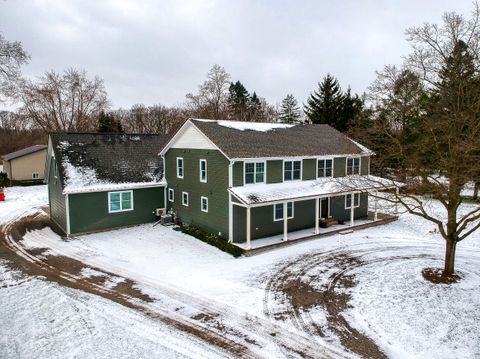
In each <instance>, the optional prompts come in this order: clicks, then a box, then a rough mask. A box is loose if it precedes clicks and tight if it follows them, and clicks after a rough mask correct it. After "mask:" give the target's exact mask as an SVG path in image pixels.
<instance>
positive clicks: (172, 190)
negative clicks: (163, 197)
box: [168, 188, 175, 203]
mask: <svg viewBox="0 0 480 359" xmlns="http://www.w3.org/2000/svg"><path fill="white" fill-rule="evenodd" d="M170 193H171V194H172V198H171V199H170ZM168 202H171V203H173V202H175V190H174V189H173V188H169V189H168Z"/></svg>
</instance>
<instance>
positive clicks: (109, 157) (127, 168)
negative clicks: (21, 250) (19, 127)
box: [46, 133, 165, 236]
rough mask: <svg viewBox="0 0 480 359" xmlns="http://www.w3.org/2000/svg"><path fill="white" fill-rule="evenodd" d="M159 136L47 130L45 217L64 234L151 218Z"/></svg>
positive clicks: (158, 203)
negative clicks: (47, 197) (47, 208)
mask: <svg viewBox="0 0 480 359" xmlns="http://www.w3.org/2000/svg"><path fill="white" fill-rule="evenodd" d="M163 141H164V137H163V136H161V135H143V134H142V135H127V134H118V133H53V134H50V136H49V140H48V155H47V164H46V177H47V183H48V195H49V206H50V217H51V219H52V220H53V221H54V222H55V223H56V224H57V225H58V226H59V227H60V229H61V230H62V231H63V232H64V233H65V234H66V235H67V236H69V235H72V234H77V233H85V232H94V231H100V230H106V229H112V228H117V227H124V226H130V225H136V224H140V223H146V222H151V221H154V220H155V219H156V218H157V217H156V216H155V213H154V212H155V209H156V208H157V207H164V206H165V204H164V192H165V190H164V186H165V182H164V181H163V163H162V160H161V158H160V157H159V156H158V150H159V148H160V147H161V146H162V144H163Z"/></svg>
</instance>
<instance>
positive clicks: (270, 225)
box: [233, 193, 368, 243]
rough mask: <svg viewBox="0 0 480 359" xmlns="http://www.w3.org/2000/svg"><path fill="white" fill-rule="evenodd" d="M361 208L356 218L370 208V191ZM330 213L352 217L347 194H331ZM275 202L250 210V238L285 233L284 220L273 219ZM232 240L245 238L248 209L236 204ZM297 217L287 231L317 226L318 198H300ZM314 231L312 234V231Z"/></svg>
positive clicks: (243, 239) (361, 203)
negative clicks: (346, 198) (316, 203)
mask: <svg viewBox="0 0 480 359" xmlns="http://www.w3.org/2000/svg"><path fill="white" fill-rule="evenodd" d="M360 196H361V197H360V207H359V208H355V212H354V216H355V219H358V218H364V217H366V216H367V211H368V196H367V194H363V193H362V194H361V195H360ZM330 206H331V207H330V214H331V216H332V217H333V218H335V219H338V220H343V221H348V220H349V219H350V210H349V209H348V210H346V209H345V197H344V196H337V197H332V198H331V202H330ZM273 208H274V207H273V205H270V206H264V207H254V208H252V209H251V231H252V233H251V238H252V239H256V238H262V237H268V236H272V235H278V234H282V233H283V221H274V220H273ZM233 209H234V212H233V213H234V222H233V233H234V236H233V241H234V242H236V243H241V242H245V240H246V209H245V208H243V207H240V206H234V208H233ZM293 215H294V217H293V218H291V219H289V220H288V231H289V232H292V231H296V230H300V229H305V228H313V227H314V226H315V200H306V201H297V202H295V204H294V213H293ZM312 234H313V233H312Z"/></svg>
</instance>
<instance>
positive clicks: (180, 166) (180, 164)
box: [177, 157, 183, 178]
mask: <svg viewBox="0 0 480 359" xmlns="http://www.w3.org/2000/svg"><path fill="white" fill-rule="evenodd" d="M177 177H178V178H183V157H177Z"/></svg>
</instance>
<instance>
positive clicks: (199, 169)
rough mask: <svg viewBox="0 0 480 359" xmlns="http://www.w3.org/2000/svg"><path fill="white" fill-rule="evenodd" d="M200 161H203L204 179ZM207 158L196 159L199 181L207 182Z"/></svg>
mask: <svg viewBox="0 0 480 359" xmlns="http://www.w3.org/2000/svg"><path fill="white" fill-rule="evenodd" d="M202 162H205V179H202ZM207 168H208V167H207V160H206V159H204V158H202V159H200V160H198V172H199V176H200V182H202V183H207V180H208V170H207Z"/></svg>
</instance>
